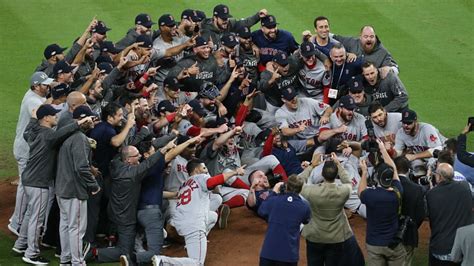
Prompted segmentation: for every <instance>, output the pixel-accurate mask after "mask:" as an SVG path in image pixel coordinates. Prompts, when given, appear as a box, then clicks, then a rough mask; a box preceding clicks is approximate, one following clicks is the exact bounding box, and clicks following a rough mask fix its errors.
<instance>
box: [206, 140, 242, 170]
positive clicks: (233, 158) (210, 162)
mask: <svg viewBox="0 0 474 266" xmlns="http://www.w3.org/2000/svg"><path fill="white" fill-rule="evenodd" d="M213 143H214V141H211V142H209V143H208V144H207V145H206V147H205V148H204V149H203V151H202V152H201V159H202V160H203V161H205V163H206V165H207V168H208V169H209V173H210V174H211V175H218V174H221V173H222V172H224V170H225V169H235V168H237V167H240V166H241V165H242V163H241V161H240V155H239V150H238V148H237V146H234V149H233V150H231V151H227V149H225V148H224V147H221V148H219V149H218V150H217V151H213V150H212V144H213Z"/></svg>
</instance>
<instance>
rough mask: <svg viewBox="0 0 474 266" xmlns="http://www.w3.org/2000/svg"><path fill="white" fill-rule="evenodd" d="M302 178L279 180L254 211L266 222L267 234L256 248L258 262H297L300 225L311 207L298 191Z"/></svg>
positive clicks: (295, 263)
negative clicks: (270, 194) (260, 248)
mask: <svg viewBox="0 0 474 266" xmlns="http://www.w3.org/2000/svg"><path fill="white" fill-rule="evenodd" d="M303 184H304V179H303V178H302V177H299V176H296V175H291V176H290V177H289V178H288V182H287V183H286V185H285V183H283V182H279V183H277V184H276V185H275V187H274V188H273V191H274V192H275V194H273V195H272V196H270V197H268V198H267V199H266V200H265V201H264V202H263V203H262V205H261V206H260V208H259V209H258V214H259V215H260V216H261V217H263V218H265V220H267V222H268V229H267V233H266V234H265V240H264V242H263V246H262V250H261V251H260V265H297V264H298V260H299V247H300V246H299V245H300V225H301V224H302V223H303V224H307V223H308V222H309V220H310V218H311V210H310V208H309V205H308V203H307V202H306V201H303V199H302V198H301V197H300V195H299V193H300V192H301V189H302V187H303Z"/></svg>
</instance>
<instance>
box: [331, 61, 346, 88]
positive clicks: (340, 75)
mask: <svg viewBox="0 0 474 266" xmlns="http://www.w3.org/2000/svg"><path fill="white" fill-rule="evenodd" d="M345 66H346V61H344V64H342V68H341V73H339V78H338V79H337V83H336V87H335V89H336V90H337V88H339V82H340V81H341V77H342V73H344V67H345ZM335 70H336V64H333V65H332V73H334V72H335ZM333 81H334V75H331V84H333V83H332V82H333Z"/></svg>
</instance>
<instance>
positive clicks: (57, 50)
mask: <svg viewBox="0 0 474 266" xmlns="http://www.w3.org/2000/svg"><path fill="white" fill-rule="evenodd" d="M66 49H67V47H64V48H63V47H61V46H59V45H57V44H55V43H53V44H50V45H48V46H46V48H45V49H44V57H45V58H46V59H50V58H51V57H53V56H55V55H57V54H62V53H63V52H64V51H65V50H66Z"/></svg>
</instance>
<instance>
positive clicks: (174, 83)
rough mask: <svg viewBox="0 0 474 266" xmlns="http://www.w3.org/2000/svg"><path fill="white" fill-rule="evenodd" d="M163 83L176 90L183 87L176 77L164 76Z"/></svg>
mask: <svg viewBox="0 0 474 266" xmlns="http://www.w3.org/2000/svg"><path fill="white" fill-rule="evenodd" d="M163 85H164V86H165V87H168V88H169V89H171V90H174V91H177V90H179V89H180V88H182V87H183V85H182V84H181V83H179V80H178V79H177V78H176V77H167V78H165V80H164V81H163Z"/></svg>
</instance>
